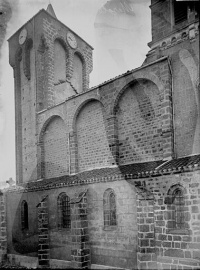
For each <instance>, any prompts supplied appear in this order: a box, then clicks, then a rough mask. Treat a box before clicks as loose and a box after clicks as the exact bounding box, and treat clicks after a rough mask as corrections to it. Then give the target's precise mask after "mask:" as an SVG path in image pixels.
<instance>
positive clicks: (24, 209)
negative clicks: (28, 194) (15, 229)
mask: <svg viewBox="0 0 200 270" xmlns="http://www.w3.org/2000/svg"><path fill="white" fill-rule="evenodd" d="M21 227H22V230H25V229H28V204H27V202H26V201H22V204H21Z"/></svg>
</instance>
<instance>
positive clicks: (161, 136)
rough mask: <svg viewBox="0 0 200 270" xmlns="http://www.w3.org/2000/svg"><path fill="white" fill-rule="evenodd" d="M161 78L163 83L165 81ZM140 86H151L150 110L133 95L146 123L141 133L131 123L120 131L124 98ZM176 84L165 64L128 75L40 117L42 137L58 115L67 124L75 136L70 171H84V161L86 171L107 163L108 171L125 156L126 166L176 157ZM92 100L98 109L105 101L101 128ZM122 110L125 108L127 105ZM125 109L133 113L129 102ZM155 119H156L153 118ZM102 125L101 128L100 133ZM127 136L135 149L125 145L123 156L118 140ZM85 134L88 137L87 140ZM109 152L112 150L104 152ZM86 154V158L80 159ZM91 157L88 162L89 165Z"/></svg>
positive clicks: (39, 125)
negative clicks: (173, 96) (173, 98)
mask: <svg viewBox="0 0 200 270" xmlns="http://www.w3.org/2000/svg"><path fill="white" fill-rule="evenodd" d="M159 78H162V80H161V79H159ZM137 82H139V85H141V84H142V85H143V83H142V82H145V83H144V87H146V88H145V89H146V90H145V93H147V94H146V95H147V96H146V103H145V104H146V105H145V104H143V105H142V106H140V105H141V104H140V105H139V103H138V101H137V94H133V96H132V98H133V100H134V102H135V104H137V106H134V107H133V106H132V109H133V112H134V110H135V112H137V115H139V116H141V118H142V117H143V118H144V119H143V118H142V120H143V121H142V122H141V123H140V124H139V125H137V129H136V126H135V123H134V124H133V122H132V124H133V125H134V129H135V130H133V131H132V130H130V124H129V125H128V123H126V122H125V123H124V125H123V127H122V126H120V124H119V123H120V121H122V120H123V119H122V118H120V114H119V112H117V108H118V107H119V104H120V101H121V98H122V99H123V93H125V94H124V97H125V96H126V93H128V92H126V90H127V88H128V87H129V85H134V84H136V85H137ZM170 82H171V77H170V73H169V67H168V63H167V61H165V60H163V61H161V62H160V63H159V65H158V64H157V65H152V66H151V65H150V66H149V67H146V68H143V69H141V70H138V71H137V70H136V71H135V72H134V71H133V72H130V73H127V75H125V76H122V77H119V78H118V79H115V80H114V81H112V82H110V83H107V84H104V85H102V86H99V87H97V88H94V89H92V90H91V91H89V92H86V93H83V94H80V95H77V96H76V97H73V98H69V99H68V100H67V101H66V102H65V103H62V104H60V105H58V106H55V107H52V108H51V109H47V110H44V111H42V112H40V113H38V115H37V116H38V122H37V127H38V136H40V138H42V136H43V131H44V128H43V127H44V126H45V125H46V123H47V122H48V120H49V119H51V118H52V117H53V116H54V115H57V116H60V117H61V118H62V119H63V120H64V122H65V124H66V133H67V137H68V136H69V135H70V136H69V137H70V171H71V172H72V173H74V172H78V170H79V168H78V162H79V163H80V164H79V165H80V169H81V170H85V169H88V168H93V169H94V168H96V167H99V166H102V164H104V166H112V165H115V164H118V163H119V162H120V160H119V156H120V155H121V162H123V164H128V163H131V162H133V161H134V162H140V161H141V160H142V161H144V160H152V159H154V158H156V159H162V158H165V159H166V158H169V157H172V155H173V129H172V104H171V87H170ZM145 84H146V85H145ZM148 89H149V91H148ZM127 91H128V90H127ZM133 93H134V87H133ZM135 93H136V92H135ZM144 95H145V94H144ZM91 100H94V101H93V104H95V102H96V104H97V101H100V102H101V108H102V111H103V118H102V116H101V122H99V124H98V121H96V120H95V121H94V120H92V119H93V118H94V116H95V115H96V113H97V112H98V111H97V108H96V107H95V106H91V104H92V103H91ZM95 100H96V101H95ZM99 104H100V103H99ZM144 105H145V106H146V107H145V106H144ZM120 106H122V103H121V105H120ZM122 107H123V108H122V110H125V111H126V112H127V113H128V110H127V109H125V108H127V106H126V102H125V103H124V105H123V106H122ZM86 112H87V113H90V118H88V116H87V117H86ZM149 113H150V114H151V115H150V116H148V114H149ZM83 114H85V117H83ZM133 114H134V113H133ZM154 114H155V119H153V118H152V119H151V117H152V116H153V115H154ZM99 116H100V115H99ZM134 117H135V116H134ZM145 117H146V118H145ZM153 117H154V116H153ZM81 118H82V119H81ZM118 118H119V123H118ZM80 119H81V120H80ZM99 119H100V118H99ZM134 119H135V118H134ZM80 121H82V122H80ZM131 121H132V119H131ZM122 122H123V121H122ZM122 122H121V123H122ZM80 123H81V125H80ZM125 124H126V125H125ZM97 125H99V126H98V129H97ZM79 126H82V129H84V128H85V127H86V126H88V127H90V129H91V132H88V131H87V132H86V130H85V131H84V130H81V137H80V136H79V132H80V131H79ZM100 126H102V127H100ZM103 126H104V127H105V129H106V135H105V133H104V135H103V136H100V137H101V138H99V139H98V136H99V134H100V133H101V132H103ZM95 129H96V130H95ZM92 130H93V131H94V132H93V131H92ZM100 130H101V131H100ZM123 130H124V131H123ZM144 130H146V132H145V134H146V135H145V134H144V136H142V137H141V134H142V132H143V131H144ZM77 132H78V133H77ZM82 132H83V133H82ZM84 132H86V133H84ZM99 132H100V133H99ZM121 132H124V135H123V141H125V139H126V138H129V139H128V140H129V141H130V142H131V143H129V144H130V145H131V146H130V145H129V144H125V145H124V146H123V147H122V146H120V155H119V137H118V136H121ZM95 133H96V135H95ZM133 133H134V134H133ZM143 133H144V132H143ZM83 134H85V135H84V136H82V135H83ZM102 134H103V133H102ZM147 134H148V135H147ZM136 136H138V140H140V139H141V141H140V142H139V141H138V143H139V144H140V145H139V146H140V149H139V150H138V151H139V154H138V155H135V157H133V158H132V157H131V156H130V147H131V149H132V150H133V148H134V147H136V148H137V147H139V146H138V143H135V142H134V140H135V138H136ZM134 137H135V138H134ZM139 137H140V138H139ZM149 138H152V139H153V141H154V140H155V141H156V142H155V144H154V143H152V142H150V143H149ZM89 142H90V143H89ZM91 142H92V145H94V144H95V148H94V147H93V148H94V149H91ZM133 142H134V143H133ZM80 143H81V145H80ZM151 143H152V144H151ZM106 145H108V146H109V150H108V148H106ZM38 147H39V148H40V147H42V145H38ZM105 149H107V150H106V151H104V150H105ZM89 150H90V151H89ZM127 151H128V152H129V154H128V155H127V158H122V156H123V155H126V152H127ZM39 153H40V151H38V161H39V160H40V154H39ZM80 153H82V154H81V155H80ZM89 153H90V154H89ZM91 153H92V155H91ZM78 155H79V156H78ZM88 155H89V156H88ZM78 157H79V161H78ZM80 157H81V159H80ZM87 157H88V160H87V161H86V159H87ZM86 163H88V164H86ZM38 177H39V175H38Z"/></svg>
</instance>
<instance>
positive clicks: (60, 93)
mask: <svg viewBox="0 0 200 270" xmlns="http://www.w3.org/2000/svg"><path fill="white" fill-rule="evenodd" d="M8 41H9V62H10V65H11V66H12V67H13V69H14V78H15V115H16V116H15V118H16V119H15V122H16V170H17V173H16V174H17V176H16V179H17V183H18V184H19V183H23V182H27V181H32V180H37V178H38V176H37V144H38V132H37V124H38V123H37V114H38V113H39V112H40V111H42V110H47V109H49V108H50V107H51V108H52V107H53V106H55V105H57V104H60V103H62V102H64V101H65V100H66V99H68V98H70V97H71V96H74V95H79V94H80V93H82V92H85V91H87V90H88V87H89V74H90V73H91V71H92V68H93V63H92V50H93V48H92V47H91V46H90V45H89V44H88V43H87V42H85V41H84V40H83V39H82V38H81V37H79V36H78V35H77V34H76V33H74V32H73V31H72V30H71V29H69V28H68V27H67V26H65V25H64V24H63V23H61V22H60V21H59V20H58V19H57V17H56V15H55V12H54V10H53V7H52V5H51V4H49V5H48V7H47V10H44V9H42V10H40V11H39V12H38V13H37V14H36V15H35V16H34V17H32V18H31V19H30V20H29V21H28V22H27V23H25V24H24V25H23V26H22V27H21V28H20V29H19V30H18V31H17V32H16V33H15V34H14V35H13V36H11V37H10V39H9V40H8Z"/></svg>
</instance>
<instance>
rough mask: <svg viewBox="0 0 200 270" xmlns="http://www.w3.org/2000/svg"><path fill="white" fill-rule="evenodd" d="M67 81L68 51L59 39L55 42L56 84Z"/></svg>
mask: <svg viewBox="0 0 200 270" xmlns="http://www.w3.org/2000/svg"><path fill="white" fill-rule="evenodd" d="M64 81H66V49H65V47H64V45H63V44H62V42H61V41H60V40H59V39H56V40H55V41H54V83H55V84H59V83H62V82H64Z"/></svg>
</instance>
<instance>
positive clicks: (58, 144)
mask: <svg viewBox="0 0 200 270" xmlns="http://www.w3.org/2000/svg"><path fill="white" fill-rule="evenodd" d="M42 160H43V162H42V164H43V167H44V168H43V170H42V174H43V177H45V178H47V179H49V178H53V177H58V176H61V175H66V174H69V146H68V137H67V130H66V126H65V123H64V121H63V119H62V118H61V117H59V116H55V117H52V118H51V120H50V121H49V122H48V124H47V126H46V128H45V130H44V132H43V139H42Z"/></svg>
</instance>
